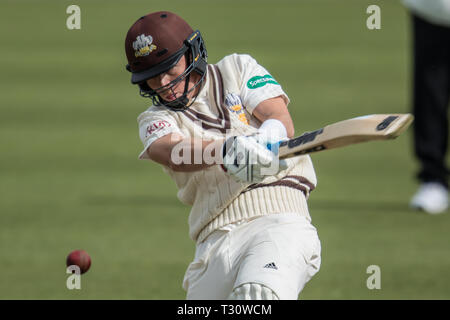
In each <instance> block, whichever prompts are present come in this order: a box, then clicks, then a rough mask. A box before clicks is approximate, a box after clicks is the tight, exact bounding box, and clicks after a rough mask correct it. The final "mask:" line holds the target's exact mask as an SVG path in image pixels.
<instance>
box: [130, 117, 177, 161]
mask: <svg viewBox="0 0 450 320" xmlns="http://www.w3.org/2000/svg"><path fill="white" fill-rule="evenodd" d="M138 124H139V137H140V138H141V141H142V144H143V145H144V149H143V150H142V152H141V153H140V154H139V159H149V157H148V154H147V149H148V148H149V147H150V145H151V144H152V143H153V142H155V141H156V140H158V139H159V138H161V137H164V136H165V135H168V134H171V133H178V134H180V135H183V134H182V132H181V130H180V128H179V127H178V125H177V122H176V120H175V119H174V118H173V117H172V116H171V115H170V114H169V113H168V112H165V111H146V112H144V113H142V114H141V115H140V116H139V117H138Z"/></svg>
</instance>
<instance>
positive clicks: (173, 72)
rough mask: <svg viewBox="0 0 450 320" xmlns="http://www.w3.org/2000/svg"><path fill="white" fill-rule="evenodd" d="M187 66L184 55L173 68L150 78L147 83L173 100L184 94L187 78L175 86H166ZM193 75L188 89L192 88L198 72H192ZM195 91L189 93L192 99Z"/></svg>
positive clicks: (163, 97)
mask: <svg viewBox="0 0 450 320" xmlns="http://www.w3.org/2000/svg"><path fill="white" fill-rule="evenodd" d="M186 67H187V66H186V57H185V56H183V57H182V58H181V59H180V61H178V63H177V64H176V65H175V66H174V67H173V68H172V69H170V70H169V71H167V72H164V73H162V74H160V75H158V76H156V77H154V78H150V79H148V80H147V84H148V86H149V87H150V88H151V89H152V90H155V91H156V93H157V94H158V95H159V96H160V97H161V98H162V99H164V100H165V101H173V100H175V99H177V98H179V97H181V96H182V95H183V93H184V87H185V81H186V80H182V81H180V82H178V83H177V84H175V85H174V86H168V87H165V86H167V85H168V84H170V83H171V82H172V81H174V80H175V79H177V78H178V77H179V76H180V75H181V74H182V73H183V72H184V70H186ZM191 75H193V76H191V77H190V78H189V87H188V89H191V88H192V87H193V86H194V84H195V82H194V80H195V78H196V77H195V75H196V74H195V73H191ZM159 88H161V89H159ZM194 91H195V90H194ZM194 91H193V92H191V93H190V94H189V95H188V98H189V99H191V97H192V96H193V95H194Z"/></svg>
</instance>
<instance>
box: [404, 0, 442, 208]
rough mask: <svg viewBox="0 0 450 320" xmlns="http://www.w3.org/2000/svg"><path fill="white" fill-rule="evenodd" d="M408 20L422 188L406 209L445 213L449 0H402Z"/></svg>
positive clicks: (413, 108) (416, 137)
mask: <svg viewBox="0 0 450 320" xmlns="http://www.w3.org/2000/svg"><path fill="white" fill-rule="evenodd" d="M403 3H404V5H405V6H406V7H407V8H408V9H409V11H410V13H411V17H412V48H413V77H414V78H413V96H412V98H413V100H412V110H413V113H414V116H415V123H414V150H415V155H416V157H417V159H418V160H419V165H420V168H419V172H418V175H417V178H418V179H419V181H420V183H421V184H420V186H419V189H418V191H417V193H416V194H415V195H414V196H413V198H412V199H411V202H410V206H411V207H413V208H415V209H420V210H424V211H425V212H427V213H430V214H437V213H442V212H445V211H446V210H447V209H448V168H447V165H446V162H445V156H446V152H447V142H448V133H449V132H448V116H447V111H448V106H449V98H450V0H403Z"/></svg>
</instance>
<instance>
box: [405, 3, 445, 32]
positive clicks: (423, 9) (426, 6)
mask: <svg viewBox="0 0 450 320" xmlns="http://www.w3.org/2000/svg"><path fill="white" fill-rule="evenodd" d="M403 4H404V5H405V6H406V7H408V8H409V9H410V10H411V11H412V12H414V13H415V14H416V15H418V16H420V17H421V18H423V19H425V20H428V21H429V22H431V23H434V24H439V25H443V26H447V27H450V0H403Z"/></svg>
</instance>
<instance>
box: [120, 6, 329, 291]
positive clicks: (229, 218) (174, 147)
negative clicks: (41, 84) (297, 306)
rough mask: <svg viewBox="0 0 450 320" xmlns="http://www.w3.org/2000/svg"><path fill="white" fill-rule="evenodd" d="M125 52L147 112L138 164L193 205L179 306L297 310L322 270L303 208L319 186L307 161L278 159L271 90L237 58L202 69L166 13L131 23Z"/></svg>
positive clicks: (275, 101)
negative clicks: (289, 305)
mask: <svg viewBox="0 0 450 320" xmlns="http://www.w3.org/2000/svg"><path fill="white" fill-rule="evenodd" d="M125 51H126V56H127V60H128V64H127V70H128V71H129V72H131V82H132V84H135V85H138V87H139V91H140V95H141V96H143V97H146V98H150V99H151V101H152V105H151V106H150V107H149V108H148V109H147V110H146V111H144V112H143V113H141V114H140V115H139V117H138V124H139V135H140V138H141V140H142V143H143V145H144V148H143V151H142V153H141V154H140V155H139V158H140V159H149V160H152V161H154V162H157V163H158V164H160V165H162V167H163V170H164V171H165V172H166V173H167V174H168V175H169V176H170V177H171V178H172V179H173V180H174V181H175V183H176V186H177V188H178V194H177V196H178V198H179V199H180V201H182V202H183V203H185V204H188V205H190V206H191V211H190V214H189V219H188V221H189V234H190V237H191V238H192V240H193V241H194V242H195V243H196V251H195V257H194V259H193V261H192V263H191V264H190V265H189V266H188V268H187V270H186V273H185V276H184V280H183V288H184V289H185V290H186V292H187V296H186V297H187V299H197V300H198V299H249V300H257V299H264V300H280V299H283V300H285V299H298V296H299V294H300V292H301V291H302V289H303V288H304V286H305V284H306V283H307V282H308V281H309V280H310V279H311V278H312V276H313V275H314V274H316V273H317V272H318V270H319V268H320V262H321V258H320V253H321V247H320V240H319V237H318V234H317V231H316V228H315V227H314V226H313V225H312V224H311V217H310V215H309V211H308V205H307V199H308V197H309V194H310V192H311V191H312V190H314V188H315V186H316V183H317V180H316V175H315V172H314V168H313V165H312V162H311V159H310V157H309V156H307V155H304V156H297V157H293V158H289V159H286V160H279V159H278V156H277V142H279V141H282V140H285V139H288V138H290V137H293V136H294V126H293V122H292V119H291V116H290V114H289V111H288V109H287V106H288V104H289V98H288V96H287V95H286V93H285V92H284V91H283V89H282V88H281V86H280V84H279V83H278V81H277V80H275V79H274V78H273V77H272V76H271V75H270V73H269V72H268V71H267V70H266V69H265V68H264V67H262V66H261V65H259V64H258V63H257V62H256V61H255V59H253V58H252V57H251V56H249V55H245V54H232V55H229V56H226V57H224V58H223V59H222V60H220V61H219V62H218V63H217V64H208V63H207V51H206V47H205V43H204V41H203V39H202V36H201V34H200V32H199V31H198V30H194V29H192V28H191V27H190V25H189V24H188V23H187V22H186V21H185V20H183V19H182V18H181V17H179V16H178V15H176V14H174V13H172V12H167V11H160V12H154V13H150V14H148V15H145V16H142V17H141V18H139V19H138V20H137V21H136V22H135V23H134V24H133V25H132V26H131V28H130V29H129V30H128V33H127V35H126V39H125Z"/></svg>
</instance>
